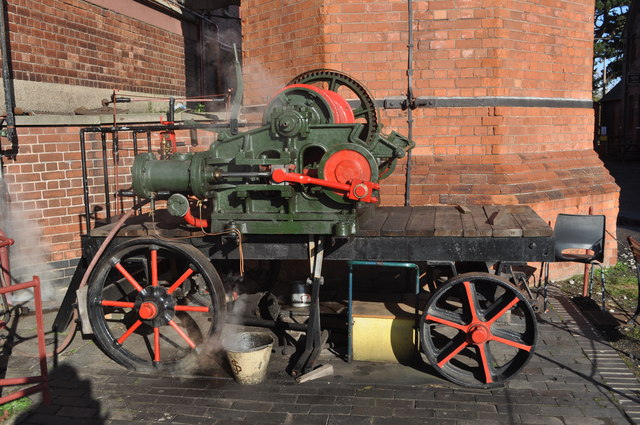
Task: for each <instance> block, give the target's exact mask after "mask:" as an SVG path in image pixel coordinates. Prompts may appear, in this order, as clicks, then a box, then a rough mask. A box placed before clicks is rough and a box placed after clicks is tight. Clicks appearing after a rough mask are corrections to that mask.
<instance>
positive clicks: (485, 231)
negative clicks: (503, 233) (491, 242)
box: [462, 205, 493, 238]
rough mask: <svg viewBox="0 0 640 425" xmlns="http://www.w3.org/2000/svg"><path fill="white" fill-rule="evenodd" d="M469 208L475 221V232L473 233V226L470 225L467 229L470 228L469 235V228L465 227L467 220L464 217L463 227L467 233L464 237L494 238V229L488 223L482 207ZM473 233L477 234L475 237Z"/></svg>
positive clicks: (470, 206)
mask: <svg viewBox="0 0 640 425" xmlns="http://www.w3.org/2000/svg"><path fill="white" fill-rule="evenodd" d="M468 208H469V210H470V211H471V219H472V220H473V226H474V228H475V230H474V231H471V224H468V225H467V227H468V228H469V234H467V233H466V231H467V227H465V220H467V218H466V217H465V216H464V215H463V216H462V225H463V229H464V231H465V233H464V236H465V237H471V236H476V237H482V238H490V237H491V236H493V229H492V228H491V225H490V224H489V223H488V222H487V215H486V214H485V212H484V209H482V207H481V206H480V205H469V206H468ZM472 232H473V233H475V235H472Z"/></svg>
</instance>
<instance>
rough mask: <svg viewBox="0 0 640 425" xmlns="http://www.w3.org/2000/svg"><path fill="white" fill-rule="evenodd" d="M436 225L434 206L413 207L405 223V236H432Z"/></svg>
mask: <svg viewBox="0 0 640 425" xmlns="http://www.w3.org/2000/svg"><path fill="white" fill-rule="evenodd" d="M435 227H436V207H435V206H424V207H413V211H411V216H410V217H409V222H408V223H407V228H406V235H407V236H434V235H435Z"/></svg>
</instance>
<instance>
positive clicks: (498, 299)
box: [420, 273, 537, 388]
mask: <svg viewBox="0 0 640 425" xmlns="http://www.w3.org/2000/svg"><path fill="white" fill-rule="evenodd" d="M536 338H537V324H536V317H535V314H534V312H533V309H532V308H531V306H530V304H529V303H528V302H527V300H526V298H525V297H524V296H523V295H522V294H521V293H520V292H519V291H518V290H517V289H516V288H515V287H513V286H512V285H511V284H509V283H508V282H507V281H505V280H503V279H501V278H499V277H497V276H495V275H491V274H488V273H466V274H461V275H458V276H454V277H453V278H451V279H449V280H448V281H447V282H446V283H445V284H444V285H443V286H442V287H440V288H438V289H437V290H436V291H435V293H434V294H433V295H432V296H431V298H430V299H429V301H428V303H427V305H426V306H425V309H424V313H423V314H422V320H421V323H420V341H421V343H422V351H423V352H424V353H425V355H426V357H427V358H428V360H429V362H430V363H431V365H432V366H433V367H434V368H435V369H436V370H437V371H438V372H439V373H440V374H442V375H443V376H444V377H445V378H446V379H448V380H450V381H452V382H454V383H456V384H458V385H462V386H465V387H473V388H489V387H495V386H500V385H502V384H503V383H504V382H505V381H506V380H507V379H509V378H511V377H513V376H514V375H516V374H517V373H518V372H520V371H521V370H522V368H523V367H524V366H525V365H526V364H527V362H528V361H529V359H530V358H531V356H532V355H533V352H534V347H535V344H536Z"/></svg>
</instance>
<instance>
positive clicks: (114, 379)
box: [0, 163, 640, 425]
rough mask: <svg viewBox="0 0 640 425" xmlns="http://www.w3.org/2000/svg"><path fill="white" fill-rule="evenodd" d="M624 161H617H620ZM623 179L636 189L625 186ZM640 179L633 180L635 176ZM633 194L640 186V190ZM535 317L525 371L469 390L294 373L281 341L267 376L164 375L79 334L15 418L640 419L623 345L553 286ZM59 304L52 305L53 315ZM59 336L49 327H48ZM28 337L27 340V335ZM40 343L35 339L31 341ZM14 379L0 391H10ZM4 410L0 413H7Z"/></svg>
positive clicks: (28, 326) (437, 381)
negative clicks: (138, 368) (45, 390)
mask: <svg viewBox="0 0 640 425" xmlns="http://www.w3.org/2000/svg"><path fill="white" fill-rule="evenodd" d="M615 167H618V168H615ZM611 168H612V173H613V174H614V176H615V177H616V179H618V182H619V184H620V185H621V186H623V193H628V192H625V190H629V191H631V192H633V191H634V190H635V189H633V188H634V187H636V186H634V185H635V184H637V181H640V180H638V179H637V177H636V176H637V175H638V171H640V168H639V167H638V164H633V163H632V164H631V165H630V164H627V165H626V166H625V165H624V164H623V165H616V164H614V165H612V166H611ZM625 187H628V188H631V189H624V188H625ZM636 188H637V187H636ZM634 193H637V192H634ZM621 211H623V215H624V217H626V219H628V220H629V221H628V223H631V227H625V228H624V229H625V230H624V231H625V232H631V233H633V234H637V233H638V228H637V227H634V226H635V225H637V224H638V223H640V216H639V217H638V221H634V220H635V217H636V212H639V211H640V197H634V196H623V197H622V200H621ZM552 301H553V302H552V306H551V307H552V310H551V312H549V313H547V314H544V315H542V316H540V317H539V337H538V346H537V349H536V353H535V354H534V356H533V358H532V360H531V362H530V363H529V364H528V366H527V367H526V369H525V370H524V372H523V373H522V374H520V375H519V376H518V377H516V378H515V379H513V380H511V381H509V382H508V383H507V384H506V386H505V387H504V388H499V389H492V390H467V389H463V388H460V387H458V386H455V385H453V384H450V383H449V382H447V381H445V380H443V379H441V378H440V377H438V376H437V374H435V373H434V371H433V370H431V369H430V368H428V367H426V366H422V367H421V368H420V369H421V370H416V369H414V368H411V367H407V366H400V365H393V364H380V363H378V364H375V363H368V362H355V363H353V364H351V365H347V364H345V363H343V362H341V361H340V360H338V359H336V358H335V357H332V356H331V355H330V354H329V353H324V354H323V357H322V362H323V363H331V364H333V365H334V368H335V373H334V375H333V376H330V377H327V378H322V379H319V380H316V381H312V382H307V383H305V384H296V383H294V381H293V380H292V379H291V378H289V377H288V376H287V375H286V374H284V373H283V372H282V371H283V369H284V367H283V365H284V364H285V363H286V359H285V358H284V357H283V356H282V355H281V354H280V350H275V351H274V353H273V355H272V360H271V363H270V370H269V375H268V377H267V380H266V382H264V383H263V384H260V385H258V386H252V387H248V386H241V385H239V384H236V383H235V382H234V381H233V380H232V378H231V377H230V376H229V374H228V373H227V372H226V371H225V369H224V368H218V369H216V370H215V371H213V372H212V373H211V375H210V376H208V377H188V376H184V377H176V376H158V375H151V374H146V373H134V372H129V371H126V370H124V369H122V368H121V367H120V366H118V365H117V364H115V363H113V362H112V361H111V360H110V359H109V358H108V357H106V356H105V355H104V354H102V353H101V352H100V351H99V350H98V349H97V348H96V347H95V345H94V344H93V343H92V342H91V341H90V340H87V339H82V338H80V337H76V339H75V340H74V342H73V343H72V345H71V346H70V348H69V349H67V350H66V351H65V352H64V353H63V354H62V355H61V356H60V357H59V358H58V359H56V360H55V364H54V363H51V366H50V369H51V391H52V395H53V404H52V405H49V406H45V405H42V404H41V403H39V401H38V400H39V396H34V397H33V399H34V400H35V403H34V405H33V406H32V408H31V409H29V410H28V411H27V412H25V413H23V414H21V415H20V416H19V417H16V418H13V420H12V421H10V422H13V423H17V424H38V425H47V424H51V425H58V424H61V425H62V424H88V425H91V424H114V425H116V424H148V423H149V424H150V423H154V424H155V423H171V424H225V425H233V424H285V425H289V424H304V425H313V424H324V425H334V424H335V425H337V424H349V425H359V424H372V425H378V424H380V425H382V424H401V425H412V424H424V423H433V424H444V425H447V424H451V425H470V424H478V423H482V424H483V425H491V424H545V425H546V424H550V425H555V424H558V425H592V424H593V425H596V424H604V425H608V424H634V423H635V424H640V383H639V382H638V380H637V379H636V378H635V377H634V376H633V375H632V374H631V372H629V369H628V368H627V367H626V366H625V365H624V363H623V362H622V361H621V360H620V358H619V356H618V353H617V352H616V351H615V350H614V349H613V348H612V347H611V346H609V345H608V344H606V343H603V342H601V341H602V337H601V336H600V335H598V334H597V332H596V331H595V330H594V329H593V328H592V327H591V326H590V325H589V324H588V323H587V322H586V321H585V319H584V317H583V316H582V314H581V313H580V312H579V311H578V310H577V309H576V308H575V306H574V305H573V304H572V303H571V302H570V301H569V300H567V299H566V298H563V297H561V296H556V297H554V298H553V300H552ZM53 316H54V313H53V312H52V313H49V314H47V320H48V321H51V320H52V319H53ZM33 321H34V320H33V317H31V316H29V317H24V318H21V322H20V323H19V327H18V329H19V330H20V335H22V336H23V337H28V336H30V335H31V334H32V333H33V330H34V325H33ZM49 338H51V336H49ZM25 345H28V344H25ZM31 348H33V347H31ZM3 370H4V371H5V375H6V376H7V377H12V376H24V375H27V374H37V370H38V369H37V363H36V361H35V360H34V359H32V358H28V357H25V356H24V355H22V354H20V353H17V352H15V351H14V353H13V354H12V355H11V356H10V357H0V371H3ZM5 393H6V390H3V394H5ZM0 421H1V419H0Z"/></svg>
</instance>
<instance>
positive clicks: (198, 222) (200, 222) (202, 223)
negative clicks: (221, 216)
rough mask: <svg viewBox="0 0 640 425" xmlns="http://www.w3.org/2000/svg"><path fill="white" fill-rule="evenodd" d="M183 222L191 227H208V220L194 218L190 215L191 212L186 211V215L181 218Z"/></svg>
mask: <svg viewBox="0 0 640 425" xmlns="http://www.w3.org/2000/svg"><path fill="white" fill-rule="evenodd" d="M183 218H184V221H186V222H187V223H189V224H190V225H192V226H193V227H204V228H207V227H209V220H206V219H204V218H196V217H194V216H193V214H191V210H187V213H186V214H185V215H184V216H183Z"/></svg>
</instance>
